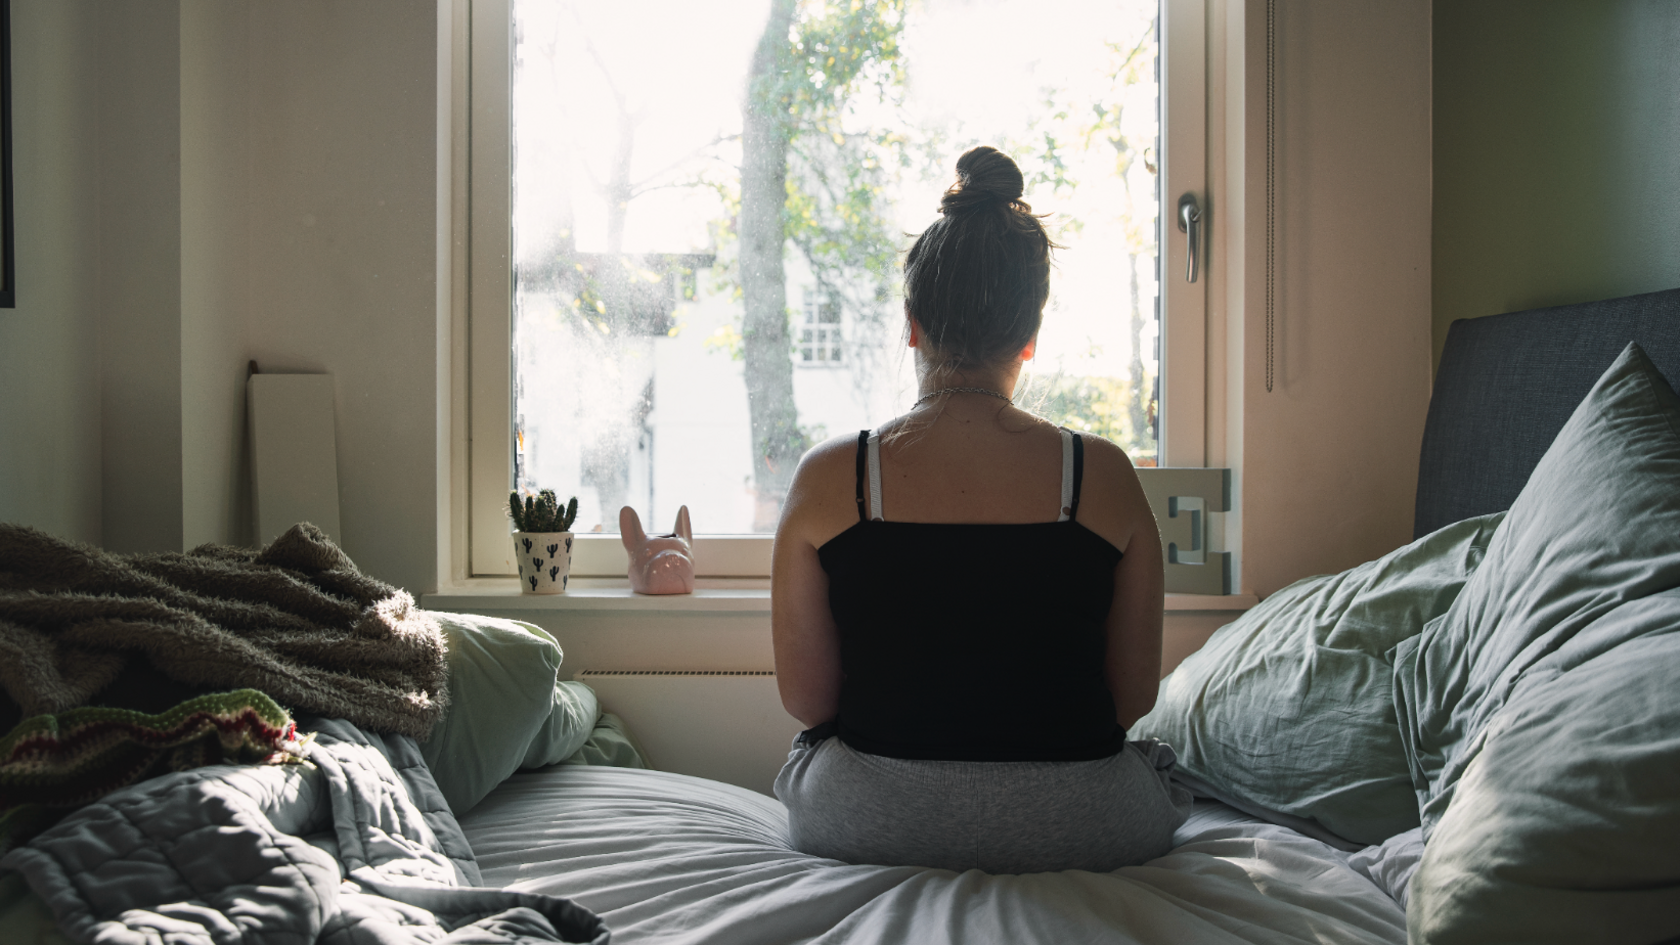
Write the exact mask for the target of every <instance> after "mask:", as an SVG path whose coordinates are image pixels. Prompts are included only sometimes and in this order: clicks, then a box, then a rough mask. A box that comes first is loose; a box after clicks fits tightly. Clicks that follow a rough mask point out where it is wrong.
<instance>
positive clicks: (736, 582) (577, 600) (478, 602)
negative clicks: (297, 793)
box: [420, 578, 1260, 615]
mask: <svg viewBox="0 0 1680 945" xmlns="http://www.w3.org/2000/svg"><path fill="white" fill-rule="evenodd" d="M694 583H695V588H694V593H693V594H665V595H657V596H655V595H648V594H637V593H636V592H634V591H632V590H630V582H629V581H627V580H625V579H624V578H576V579H574V580H573V581H572V583H571V587H570V588H569V589H568V590H567V592H566V593H564V594H521V593H520V592H519V585H518V584H516V583H515V582H514V581H513V579H512V578H474V579H472V580H469V581H463V582H462V583H460V584H454V585H451V586H449V587H445V588H442V589H440V590H438V591H436V592H434V593H431V594H424V595H421V598H420V606H422V607H425V608H427V609H430V610H442V611H466V612H472V611H482V610H493V611H530V612H546V611H556V610H563V611H568V610H569V611H579V610H582V611H602V610H608V611H619V612H630V613H636V612H645V613H665V614H671V613H679V614H680V613H734V614H768V613H770V581H769V579H767V578H700V579H698V580H696V581H695V582H694ZM1259 602H1260V600H1259V598H1257V597H1255V596H1254V595H1253V594H1226V595H1224V596H1215V595H1206V594H1168V595H1167V600H1166V610H1167V612H1168V613H1217V612H1230V613H1231V614H1233V615H1235V614H1237V613H1240V612H1242V611H1245V610H1247V609H1249V608H1250V607H1253V606H1254V605H1255V604H1258V603H1259Z"/></svg>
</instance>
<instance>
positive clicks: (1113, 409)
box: [1017, 376, 1155, 458]
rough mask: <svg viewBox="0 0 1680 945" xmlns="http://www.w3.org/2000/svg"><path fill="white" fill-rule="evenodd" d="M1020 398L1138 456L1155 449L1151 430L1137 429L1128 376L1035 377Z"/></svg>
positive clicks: (1059, 421) (1044, 414)
mask: <svg viewBox="0 0 1680 945" xmlns="http://www.w3.org/2000/svg"><path fill="white" fill-rule="evenodd" d="M1017 399H1019V400H1021V401H1022V402H1023V406H1027V407H1029V408H1030V409H1031V410H1032V411H1033V412H1035V413H1037V414H1038V415H1040V416H1042V417H1044V418H1045V419H1047V420H1049V421H1050V422H1051V423H1054V424H1056V425H1057V426H1061V427H1067V428H1068V429H1069V430H1072V431H1074V432H1076V433H1091V434H1095V435H1097V436H1100V437H1103V438H1104V439H1107V440H1110V441H1112V442H1114V443H1115V444H1117V445H1119V446H1120V448H1122V449H1124V450H1125V451H1126V452H1127V453H1129V454H1131V455H1132V456H1133V457H1134V458H1136V457H1147V456H1150V455H1152V454H1153V453H1154V452H1155V440H1154V437H1152V436H1151V435H1150V431H1149V430H1148V429H1147V428H1146V429H1142V430H1137V429H1134V428H1133V423H1132V411H1131V405H1132V402H1133V394H1132V385H1131V384H1130V383H1129V382H1128V380H1127V379H1126V378H1121V377H1066V376H1058V377H1050V378H1042V379H1040V378H1034V379H1033V382H1032V386H1031V387H1030V388H1029V389H1028V390H1027V391H1025V392H1024V393H1023V395H1021V396H1020V397H1018V398H1017Z"/></svg>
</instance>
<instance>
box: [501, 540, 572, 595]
mask: <svg viewBox="0 0 1680 945" xmlns="http://www.w3.org/2000/svg"><path fill="white" fill-rule="evenodd" d="M513 558H514V560H515V561H518V562H519V590H520V592H521V593H525V594H564V593H565V592H566V585H567V584H568V583H569V582H570V578H571V571H572V533H571V532H514V533H513Z"/></svg>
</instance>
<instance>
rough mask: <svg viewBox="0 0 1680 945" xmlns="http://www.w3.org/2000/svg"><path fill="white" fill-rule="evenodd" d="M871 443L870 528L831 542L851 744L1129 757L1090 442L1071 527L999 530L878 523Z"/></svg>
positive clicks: (969, 757)
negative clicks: (1091, 482)
mask: <svg viewBox="0 0 1680 945" xmlns="http://www.w3.org/2000/svg"><path fill="white" fill-rule="evenodd" d="M868 438H869V431H867V430H866V431H864V432H863V433H862V434H861V435H860V436H859V437H858V523H857V524H856V525H853V526H852V527H851V528H848V529H847V530H846V531H844V532H842V533H840V534H839V535H837V536H835V537H834V538H833V539H831V540H830V541H828V542H827V543H825V544H824V545H823V546H822V547H821V548H820V549H818V551H817V555H818V558H819V560H820V561H821V562H822V566H823V570H824V571H826V572H827V573H828V581H829V591H828V601H829V607H830V608H831V609H832V611H833V613H834V620H835V623H836V624H837V625H838V627H839V631H840V662H841V669H842V671H843V672H844V674H845V678H844V680H843V681H842V682H841V686H840V710H839V715H838V717H837V718H836V720H835V724H836V729H837V734H838V735H839V737H840V739H841V740H842V741H844V742H845V743H846V744H847V745H850V746H851V747H853V748H855V749H857V750H858V751H863V752H867V753H870V754H875V755H885V756H887V757H891V758H919V759H932V760H951V761H1078V760H1089V759H1093V758H1105V757H1108V756H1109V755H1112V754H1115V753H1116V752H1118V751H1120V749H1121V748H1122V747H1123V746H1124V744H1125V738H1126V733H1125V730H1124V729H1122V728H1121V727H1120V726H1119V724H1118V723H1117V722H1116V721H1115V717H1114V699H1113V697H1112V696H1111V695H1110V693H1109V690H1108V684H1107V681H1106V679H1105V677H1104V672H1103V665H1104V657H1105V655H1106V651H1107V640H1108V635H1107V630H1106V626H1105V624H1106V623H1107V619H1108V612H1109V607H1110V605H1111V603H1112V602H1113V597H1114V568H1115V566H1116V565H1117V564H1119V563H1120V558H1121V552H1120V550H1119V549H1118V548H1115V547H1114V546H1113V545H1112V544H1110V543H1109V542H1108V541H1107V540H1106V539H1104V538H1102V537H1101V536H1099V535H1097V534H1096V533H1095V532H1093V531H1091V530H1089V529H1087V528H1086V527H1085V526H1083V525H1081V524H1079V523H1078V522H1077V521H1075V520H1074V517H1075V515H1077V513H1078V506H1079V484H1080V480H1081V479H1083V471H1084V470H1083V468H1082V467H1083V461H1084V449H1083V445H1084V444H1083V443H1082V442H1081V441H1080V440H1079V438H1078V435H1077V434H1074V435H1073V450H1072V460H1073V469H1072V472H1073V476H1072V480H1073V488H1072V499H1071V501H1068V500H1067V499H1066V496H1067V495H1068V490H1067V489H1066V488H1065V487H1064V490H1063V494H1064V508H1063V520H1061V521H1056V522H1040V523H1032V524H994V525H959V524H932V523H916V522H889V521H881V520H879V519H874V520H872V519H870V518H868V517H867V515H866V512H865V504H864V476H865V469H866V455H867V454H866V450H867V447H868ZM1064 456H1066V454H1065V453H1064ZM1066 462H1067V460H1066V459H1065V458H1064V464H1065V463H1066ZM1066 479H1067V476H1066V474H1065V473H1064V482H1065V481H1066ZM877 492H878V490H877ZM876 514H877V515H878V514H880V513H879V506H878V505H877V510H876Z"/></svg>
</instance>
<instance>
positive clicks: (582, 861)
mask: <svg viewBox="0 0 1680 945" xmlns="http://www.w3.org/2000/svg"><path fill="white" fill-rule="evenodd" d="M461 825H462V827H463V829H464V830H465V832H466V835H467V839H468V840H469V841H470V842H471V843H472V847H473V851H474V853H476V854H477V856H478V862H479V867H480V869H481V870H482V871H483V873H484V881H485V885H487V886H512V887H513V888H515V889H518V890H521V891H528V892H542V893H549V894H552V895H557V896H566V897H569V898H571V899H573V900H575V901H577V902H578V903H580V904H581V905H584V906H586V907H588V908H590V909H593V910H594V911H596V912H597V913H599V914H600V915H601V916H602V917H603V918H604V919H605V920H606V922H607V925H608V927H609V928H611V929H612V937H613V942H614V943H615V945H633V943H643V942H660V943H678V942H680V943H717V945H725V943H727V945H755V943H766V945H768V943H796V942H798V943H804V942H812V943H816V942H821V943H839V942H848V943H871V945H873V943H887V945H896V943H903V945H937V943H945V942H950V943H986V942H1008V943H1020V945H1032V943H1046V945H1049V943H1055V945H1071V943H1085V942H1139V943H1169V942H1170V943H1181V942H1194V943H1222V942H1232V943H1235V942H1266V943H1273V942H1279V943H1281V942H1290V943H1296V942H1311V943H1325V942H1336V943H1350V945H1352V943H1403V942H1405V940H1406V919H1405V914H1404V912H1403V911H1402V910H1401V908H1400V906H1399V905H1397V904H1396V903H1395V902H1394V900H1393V899H1391V898H1389V897H1388V896H1387V895H1386V894H1384V893H1383V892H1382V891H1381V890H1380V889H1378V888H1377V887H1376V886H1375V885H1373V884H1372V882H1371V881H1370V880H1369V879H1367V878H1365V877H1364V876H1361V875H1360V874H1358V873H1356V872H1354V871H1353V870H1352V869H1350V868H1349V866H1348V864H1347V854H1345V853H1342V852H1340V851H1337V850H1335V849H1333V848H1331V847H1329V846H1327V845H1325V844H1324V843H1321V842H1319V841H1317V840H1313V839H1310V838H1308V837H1304V836H1302V835H1300V834H1298V833H1295V832H1294V831H1292V830H1289V829H1288V828H1285V827H1279V826H1275V825H1272V824H1267V823H1263V822H1260V821H1258V820H1255V819H1254V818H1252V817H1249V816H1248V815H1245V814H1241V813H1238V812H1237V811H1235V810H1232V809H1231V808H1229V807H1226V806H1224V805H1222V804H1217V803H1202V802H1198V805H1197V810H1196V812H1195V813H1194V814H1193V815H1192V816H1191V818H1190V820H1189V821H1188V822H1187V823H1186V824H1185V825H1184V827H1182V828H1181V829H1180V830H1179V833H1178V836H1177V837H1176V838H1175V839H1176V841H1177V846H1176V848H1175V849H1174V850H1173V851H1172V852H1171V853H1169V854H1167V855H1166V856H1164V857H1161V858H1160V859H1157V860H1154V861H1151V862H1150V863H1147V864H1145V865H1143V866H1134V867H1127V868H1125V869H1121V870H1117V871H1115V872H1113V873H1087V872H1082V871H1078V870H1069V871H1067V872H1062V873H1040V874H1033V875H1024V876H991V875H987V874H985V873H981V872H979V871H977V870H971V871H969V872H966V873H953V872H950V871H948V870H929V869H917V868H913V867H886V866H851V865H847V864H844V863H840V862H837V861H835V860H825V859H821V858H818V857H813V856H807V855H805V854H803V853H797V852H795V851H793V850H790V849H788V847H787V841H786V825H787V814H786V812H785V811H784V809H783V808H782V806H781V805H780V804H779V803H777V802H776V801H775V800H774V799H772V798H768V797H765V796H763V795H761V794H757V793H754V792H752V791H748V790H745V789H744V788H737V787H734V786H731V785H727V784H722V783H719V782H716V781H707V780H704V779H701V778H693V777H688V776H685V775H679V774H670V773H666V772H659V771H640V770H631V769H623V768H590V767H579V766H570V765H568V766H560V767H555V768H548V769H544V770H542V771H536V772H524V773H520V774H516V775H514V776H513V777H512V778H510V779H508V780H507V781H506V782H504V783H503V784H502V785H500V786H498V787H497V788H496V789H495V790H494V791H492V792H491V794H490V796H489V797H487V798H485V800H484V801H483V802H482V803H480V804H479V805H478V806H477V807H476V808H474V809H473V810H472V812H471V813H470V814H468V815H467V816H466V817H464V818H462V821H461Z"/></svg>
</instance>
